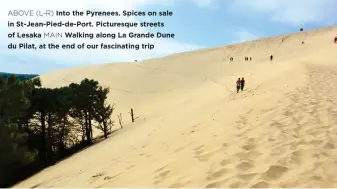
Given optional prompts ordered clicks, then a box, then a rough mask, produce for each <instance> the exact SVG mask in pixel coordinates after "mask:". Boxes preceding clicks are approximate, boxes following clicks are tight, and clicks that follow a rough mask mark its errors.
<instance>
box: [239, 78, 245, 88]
mask: <svg viewBox="0 0 337 189" xmlns="http://www.w3.org/2000/svg"><path fill="white" fill-rule="evenodd" d="M240 87H241V91H243V88H244V87H245V79H244V78H242V79H241V82H240Z"/></svg>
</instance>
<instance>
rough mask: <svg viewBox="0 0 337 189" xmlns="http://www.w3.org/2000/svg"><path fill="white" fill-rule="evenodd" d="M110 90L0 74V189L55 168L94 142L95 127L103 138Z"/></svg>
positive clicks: (86, 81)
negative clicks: (56, 85)
mask: <svg viewBox="0 0 337 189" xmlns="http://www.w3.org/2000/svg"><path fill="white" fill-rule="evenodd" d="M108 93H109V89H108V88H104V87H102V86H100V85H99V83H98V82H97V81H95V80H89V79H84V80H82V81H81V82H80V83H79V84H76V83H71V84H70V85H68V86H65V87H61V88H54V89H50V88H43V87H41V81H40V78H38V77H35V78H33V79H24V80H22V79H19V78H18V77H17V76H15V75H10V76H7V77H6V78H4V77H2V76H0V152H1V153H0V186H1V187H9V186H10V185H13V184H15V183H16V182H18V181H20V180H22V179H25V178H27V177H28V176H30V175H32V174H33V173H36V172H37V171H40V170H41V169H43V168H45V167H47V166H51V165H54V164H55V163H56V161H57V160H60V159H62V158H64V157H67V156H69V155H70V154H72V153H74V152H76V151H78V150H79V149H82V148H84V147H86V146H88V145H91V144H92V143H93V127H96V128H98V129H100V130H102V131H103V133H104V137H105V138H107V137H108V134H109V133H110V131H111V126H112V125H113V121H111V120H110V117H111V115H112V113H113V110H114V105H112V106H111V105H109V104H107V95H108Z"/></svg>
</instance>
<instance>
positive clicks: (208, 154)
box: [195, 148, 223, 161]
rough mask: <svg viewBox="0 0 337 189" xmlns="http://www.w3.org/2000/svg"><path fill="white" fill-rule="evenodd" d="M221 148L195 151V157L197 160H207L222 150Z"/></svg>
mask: <svg viewBox="0 0 337 189" xmlns="http://www.w3.org/2000/svg"><path fill="white" fill-rule="evenodd" d="M222 151H223V149H222V148H215V149H213V150H210V151H207V152H205V151H199V153H196V156H195V157H196V158H197V159H198V160H199V161H208V160H209V159H210V158H211V157H213V156H214V154H217V153H219V152H222Z"/></svg>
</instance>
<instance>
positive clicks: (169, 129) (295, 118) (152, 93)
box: [14, 27, 337, 188]
mask: <svg viewBox="0 0 337 189" xmlns="http://www.w3.org/2000/svg"><path fill="white" fill-rule="evenodd" d="M336 34H337V27H330V28H324V29H320V30H314V31H304V32H298V33H294V34H289V35H284V36H278V37H272V38H267V39H261V40H258V41H250V42H246V43H241V44H235V45H231V46H226V47H219V48H213V49H204V50H200V51H194V52H186V53H181V54H175V55H170V56H167V57H164V58H160V59H153V60H147V61H143V62H137V63H124V64H104V65H91V66H86V67H79V68H74V69H68V70H60V71H55V72H52V73H47V74H45V75H42V76H41V78H42V81H43V84H44V85H45V86H48V87H56V86H62V85H67V84H69V82H77V81H80V80H82V79H83V78H84V77H88V78H93V79H97V80H98V81H99V82H100V83H101V84H102V85H104V86H109V87H110V88H111V94H110V96H109V102H110V103H114V102H115V103H116V110H115V112H114V115H113V119H114V120H115V121H116V122H118V121H117V114H118V113H122V115H123V119H124V128H123V129H120V130H118V131H117V132H115V133H114V134H113V135H112V136H110V137H109V138H108V139H107V140H105V141H103V142H101V143H99V144H97V145H94V146H92V147H90V148H88V149H86V150H84V151H82V152H80V153H78V154H76V155H74V156H72V157H70V158H68V159H66V160H64V161H61V162H59V163H57V164H56V165H55V166H52V167H49V168H47V169H45V170H43V171H41V172H40V173H38V174H36V175H34V176H32V177H31V178H29V179H27V180H25V181H23V182H21V183H19V184H17V185H15V186H14V187H87V188H88V187H198V188H202V187H337V174H336V171H335V170H336V169H337V159H336V157H337V129H336V126H337V106H336V102H337V97H336V94H337V44H334V43H333V38H334V37H335V35H336ZM282 38H284V42H282ZM302 41H305V44H304V45H302V44H301V42H302ZM271 54H273V55H274V61H272V62H270V61H269V56H270V55H271ZM245 56H248V57H252V61H248V62H245V61H244V57H245ZM229 57H233V58H234V61H233V62H230V61H229ZM238 77H245V79H246V88H245V89H244V91H243V92H240V93H239V94H237V93H236V89H235V81H236V79H237V78H238ZM130 108H133V109H134V111H135V114H136V116H137V117H139V118H138V119H137V120H136V122H134V123H132V122H131V120H130V117H129V114H128V112H129V111H130ZM118 127H119V126H118V125H117V126H116V127H115V128H118Z"/></svg>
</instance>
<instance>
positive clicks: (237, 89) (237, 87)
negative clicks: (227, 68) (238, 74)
mask: <svg viewBox="0 0 337 189" xmlns="http://www.w3.org/2000/svg"><path fill="white" fill-rule="evenodd" d="M240 85H241V81H240V78H238V80H237V81H236V93H239V91H240Z"/></svg>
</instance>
